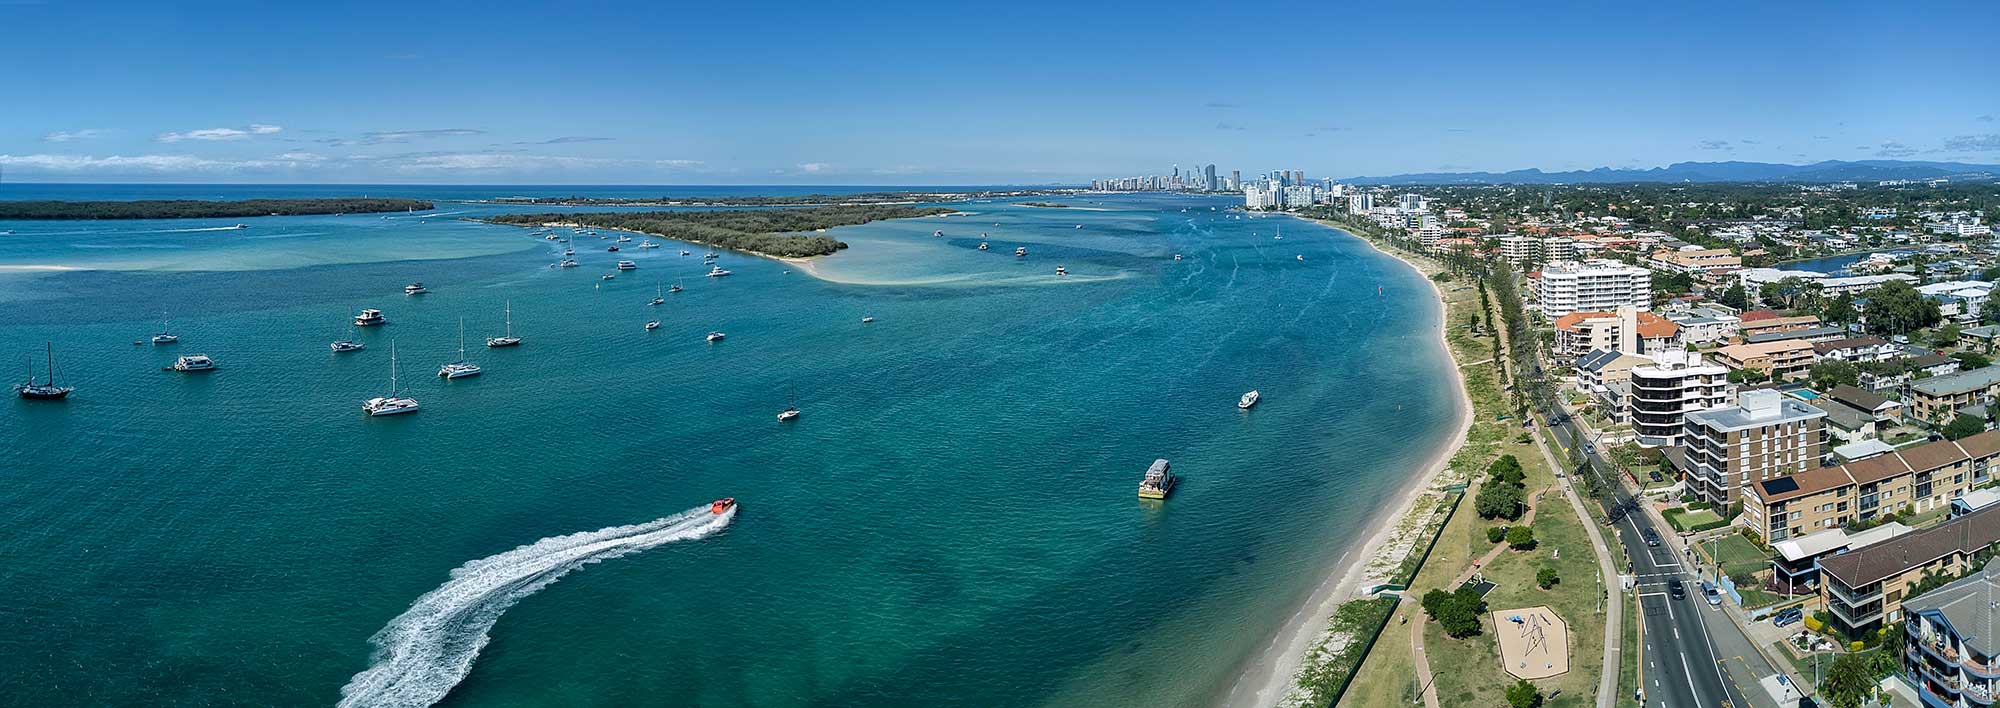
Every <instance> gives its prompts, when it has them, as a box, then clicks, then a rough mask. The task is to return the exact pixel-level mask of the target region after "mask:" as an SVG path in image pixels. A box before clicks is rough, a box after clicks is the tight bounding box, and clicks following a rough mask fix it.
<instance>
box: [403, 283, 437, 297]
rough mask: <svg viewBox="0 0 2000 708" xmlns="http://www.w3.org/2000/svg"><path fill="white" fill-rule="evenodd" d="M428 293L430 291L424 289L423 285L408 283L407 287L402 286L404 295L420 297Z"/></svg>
mask: <svg viewBox="0 0 2000 708" xmlns="http://www.w3.org/2000/svg"><path fill="white" fill-rule="evenodd" d="M430 291H431V290H430V288H426V287H424V284H423V283H410V284H409V285H405V286H403V294H404V295H422V294H424V293H427V292H430Z"/></svg>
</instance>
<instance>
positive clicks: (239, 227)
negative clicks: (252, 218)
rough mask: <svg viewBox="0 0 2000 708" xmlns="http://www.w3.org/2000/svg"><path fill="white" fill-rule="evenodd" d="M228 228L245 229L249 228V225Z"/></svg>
mask: <svg viewBox="0 0 2000 708" xmlns="http://www.w3.org/2000/svg"><path fill="white" fill-rule="evenodd" d="M229 228H232V229H247V228H250V225H249V224H237V225H235V226H231V227H229Z"/></svg>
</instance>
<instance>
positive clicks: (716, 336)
mask: <svg viewBox="0 0 2000 708" xmlns="http://www.w3.org/2000/svg"><path fill="white" fill-rule="evenodd" d="M722 337H723V334H722V333H721V332H709V333H708V341H711V342H720V341H722Z"/></svg>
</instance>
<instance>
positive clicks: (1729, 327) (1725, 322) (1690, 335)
mask: <svg viewBox="0 0 2000 708" xmlns="http://www.w3.org/2000/svg"><path fill="white" fill-rule="evenodd" d="M1667 319H1668V320H1669V321H1672V322H1673V323H1674V324H1677V325H1680V328H1681V341H1682V342H1686V343H1688V344H1698V345H1699V344H1711V343H1714V342H1722V341H1727V340H1729V339H1732V338H1735V337H1736V335H1737V333H1738V332H1739V331H1741V330H1742V326H1743V320H1742V319H1741V318H1739V317H1737V316H1736V315H1734V314H1730V313H1728V312H1724V311H1722V310H1719V309H1715V308H1710V307H1696V308H1689V309H1685V310H1680V311H1677V312H1668V313H1667Z"/></svg>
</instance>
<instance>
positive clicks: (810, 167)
mask: <svg viewBox="0 0 2000 708" xmlns="http://www.w3.org/2000/svg"><path fill="white" fill-rule="evenodd" d="M830 169H833V165H829V164H826V163H824V162H805V163H800V164H799V171H800V172H807V173H812V172H825V171H827V170H830Z"/></svg>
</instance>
